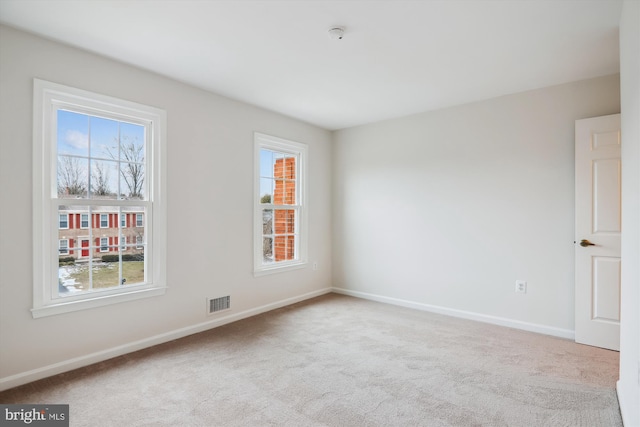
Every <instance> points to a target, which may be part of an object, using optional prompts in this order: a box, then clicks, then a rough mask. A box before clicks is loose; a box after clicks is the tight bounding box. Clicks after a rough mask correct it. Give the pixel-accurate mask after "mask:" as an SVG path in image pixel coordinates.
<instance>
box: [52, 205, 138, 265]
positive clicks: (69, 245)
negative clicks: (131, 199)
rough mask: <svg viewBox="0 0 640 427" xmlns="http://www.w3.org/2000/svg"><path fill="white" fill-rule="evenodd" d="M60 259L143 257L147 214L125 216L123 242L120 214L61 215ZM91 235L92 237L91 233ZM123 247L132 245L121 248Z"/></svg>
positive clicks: (61, 211)
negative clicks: (119, 221)
mask: <svg viewBox="0 0 640 427" xmlns="http://www.w3.org/2000/svg"><path fill="white" fill-rule="evenodd" d="M59 214H60V218H59V228H58V239H59V246H58V247H59V256H60V257H61V258H62V257H73V258H75V259H77V260H82V259H87V260H88V259H89V257H92V258H100V257H101V256H102V255H107V254H117V253H118V251H120V252H122V253H123V254H124V253H128V254H142V253H144V247H143V246H142V242H143V241H144V213H143V212H125V213H123V214H122V228H121V233H122V241H119V238H120V237H119V227H118V225H119V224H118V219H119V214H118V213H117V212H114V211H113V210H108V209H104V210H101V211H94V212H92V214H91V220H89V214H88V213H87V212H86V211H85V212H79V211H74V210H60V211H59ZM90 231H91V233H90ZM122 245H129V246H125V247H122Z"/></svg>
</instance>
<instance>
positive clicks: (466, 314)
mask: <svg viewBox="0 0 640 427" xmlns="http://www.w3.org/2000/svg"><path fill="white" fill-rule="evenodd" d="M331 290H332V291H333V292H335V293H337V294H343V295H349V296H352V297H357V298H363V299H368V300H371V301H377V302H384V303H387V304H393V305H399V306H402V307H408V308H413V309H416V310H422V311H429V312H431V313H437V314H444V315H447V316H452V317H459V318H462V319H468V320H475V321H478V322H484V323H491V324H493V325H500V326H506V327H509V328H514V329H522V330H523V331H529V332H537V333H539V334H545V335H552V336H554V337H560V338H567V339H570V340H575V331H572V330H569V329H560V328H554V327H551V326H545V325H539V324H536V323H528V322H522V321H520V320H513V319H507V318H504V317H497V316H489V315H486V314H481V313H474V312H471V311H464V310H456V309H454V308H447V307H440V306H436V305H431V304H423V303H419V302H414V301H408V300H403V299H398V298H391V297H386V296H382V295H375V294H370V293H366V292H359V291H352V290H349V289H342V288H331Z"/></svg>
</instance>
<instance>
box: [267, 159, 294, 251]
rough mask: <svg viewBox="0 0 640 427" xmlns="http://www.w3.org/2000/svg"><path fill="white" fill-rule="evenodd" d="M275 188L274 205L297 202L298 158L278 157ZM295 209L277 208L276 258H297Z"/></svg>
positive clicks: (275, 168)
mask: <svg viewBox="0 0 640 427" xmlns="http://www.w3.org/2000/svg"><path fill="white" fill-rule="evenodd" d="M273 177H274V178H275V189H274V192H273V204H274V205H293V204H295V203H296V159H295V158H294V157H286V158H283V159H277V160H276V162H275V165H274V167H273ZM295 219H296V217H295V210H293V209H276V210H275V221H274V229H273V231H274V242H273V250H274V260H275V261H276V262H277V261H285V260H292V259H295V236H294V233H295V225H296V224H295Z"/></svg>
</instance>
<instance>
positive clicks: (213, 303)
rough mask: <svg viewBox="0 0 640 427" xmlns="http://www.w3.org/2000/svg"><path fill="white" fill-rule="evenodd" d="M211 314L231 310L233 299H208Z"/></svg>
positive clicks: (228, 297) (227, 297)
mask: <svg viewBox="0 0 640 427" xmlns="http://www.w3.org/2000/svg"><path fill="white" fill-rule="evenodd" d="M207 302H208V303H209V304H208V307H209V314H211V313H216V312H218V311H222V310H228V309H229V308H231V297H230V296H226V297H220V298H209V299H207Z"/></svg>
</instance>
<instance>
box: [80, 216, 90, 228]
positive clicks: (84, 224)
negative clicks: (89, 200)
mask: <svg viewBox="0 0 640 427" xmlns="http://www.w3.org/2000/svg"><path fill="white" fill-rule="evenodd" d="M80 228H89V214H85V213H83V214H80Z"/></svg>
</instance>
